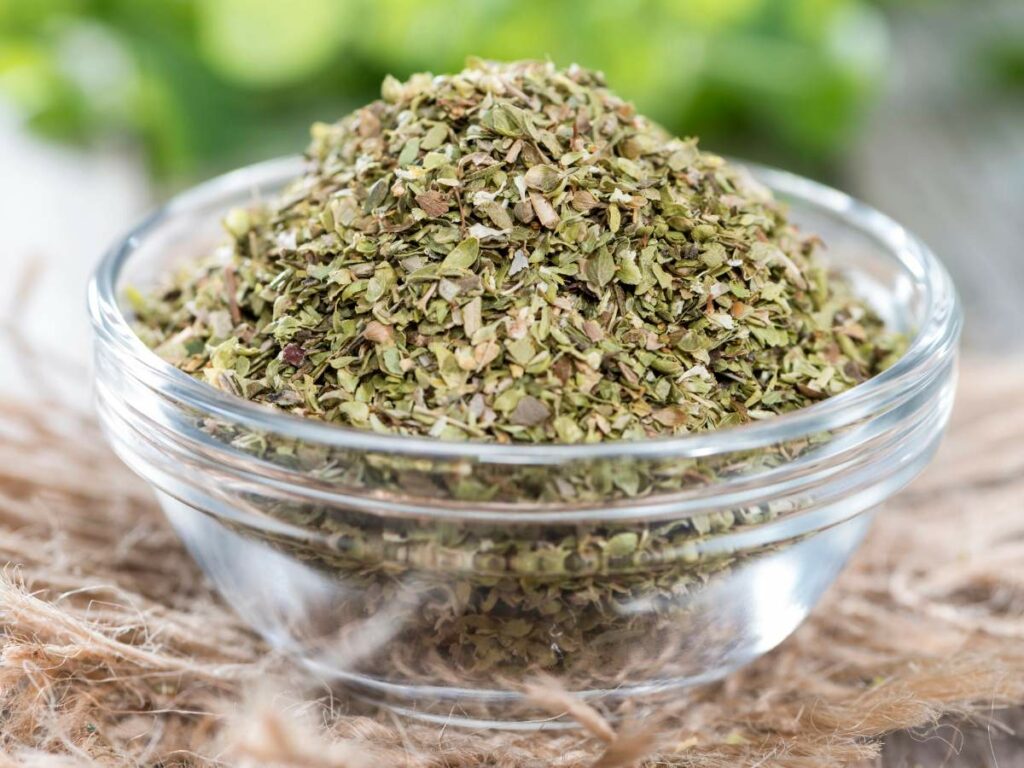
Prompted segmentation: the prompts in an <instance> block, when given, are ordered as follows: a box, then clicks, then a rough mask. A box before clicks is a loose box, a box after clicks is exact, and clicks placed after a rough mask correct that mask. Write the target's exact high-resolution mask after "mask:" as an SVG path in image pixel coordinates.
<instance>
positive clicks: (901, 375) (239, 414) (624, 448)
mask: <svg viewBox="0 0 1024 768" xmlns="http://www.w3.org/2000/svg"><path fill="white" fill-rule="evenodd" d="M732 162H735V163H737V164H738V165H741V166H743V167H745V168H746V169H747V170H748V171H750V172H751V173H752V174H753V176H754V177H755V178H756V179H757V180H758V181H759V182H761V183H762V184H764V185H766V186H767V187H768V188H770V189H771V190H772V192H773V193H775V194H780V195H782V196H783V197H785V198H789V199H797V200H800V201H801V202H803V203H805V204H810V205H811V206H812V207H814V208H817V209H820V210H821V211H823V212H825V213H827V214H830V215H832V216H833V217H835V218H837V219H839V220H840V221H842V222H843V223H844V224H846V225H847V226H850V227H851V228H853V229H856V230H858V231H860V232H861V233H862V234H866V235H869V236H870V237H871V238H872V239H873V240H874V241H876V242H877V243H878V244H879V246H880V247H882V248H883V249H885V250H886V251H887V252H888V253H889V254H890V255H891V256H892V257H894V258H895V259H896V260H897V261H898V262H899V263H900V265H901V266H902V268H903V269H904V271H905V272H906V273H907V275H908V276H909V277H910V279H911V280H912V281H913V283H914V286H915V288H916V290H917V291H919V292H920V293H921V294H922V295H923V302H924V307H923V318H922V319H921V322H920V325H919V327H918V328H917V329H916V333H914V336H913V338H912V340H911V343H910V344H909V346H908V348H907V350H906V352H904V354H903V355H902V356H901V357H900V358H899V360H897V361H896V362H895V363H894V364H893V365H892V366H891V367H890V368H888V369H886V370H885V371H883V372H882V373H880V374H878V375H877V376H874V377H872V378H871V379H868V380H867V381H865V382H863V383H861V384H858V385H856V386H854V387H852V388H850V389H849V390H847V391H845V392H842V393H840V394H838V395H834V396H833V397H830V398H827V399H825V400H822V401H819V402H817V403H814V404H813V405H810V406H808V407H806V408H802V409H799V410H796V411H791V412H788V413H784V414H780V415H776V416H773V417H771V418H769V419H765V420H763V421H758V422H754V423H750V424H743V425H738V426H734V427H728V428H725V429H720V430H712V431H707V432H697V433H692V434H688V435H682V436H668V437H657V438H650V439H646V440H612V441H605V442H599V443H584V444H567V443H512V444H502V443H494V442H484V441H479V442H475V441H444V440H441V439H438V438H432V437H425V436H413V435H389V434H379V433H375V432H372V431H369V430H360V429H356V428H352V427H346V426H342V425H339V424H333V423H330V422H324V421H318V420H316V419H311V418H306V417H302V416H296V415H293V414H291V413H287V412H285V411H279V410H276V409H274V408H273V407H272V406H268V405H263V404H259V403H253V402H250V401H247V400H244V399H242V398H240V397H235V396H233V395H230V394H228V393H225V392H222V391H220V390H218V389H216V388H214V387H211V386H209V385H208V384H206V383H204V382H202V381H199V380H198V379H195V378H193V377H192V376H189V375H188V374H186V373H185V372H183V371H181V370H179V369H178V368H176V367H175V366H173V365H171V364H170V363H168V362H166V361H164V360H163V359H162V358H161V357H160V356H159V355H157V354H156V353H155V352H154V351H152V350H151V349H150V348H149V347H147V346H146V345H145V344H144V343H143V342H142V340H141V339H140V338H139V337H138V336H137V335H136V334H135V332H134V330H133V329H132V327H131V323H130V321H129V319H128V317H126V316H125V313H124V312H122V310H121V306H120V303H119V302H118V300H117V282H118V278H119V276H120V274H121V271H122V269H123V267H124V266H125V264H126V263H127V262H128V260H129V259H130V258H131V256H132V254H133V253H134V252H135V251H136V249H137V248H138V247H139V245H140V244H141V242H142V241H143V240H144V239H145V238H146V237H147V236H148V234H149V233H150V232H151V231H152V230H153V229H154V228H156V227H158V226H159V225H160V224H162V223H164V222H165V221H169V220H171V219H173V218H174V217H175V216H178V215H181V214H183V213H187V212H190V211H193V210H195V209H197V208H201V207H205V206H208V205H211V204H213V203H215V202H216V200H217V199H219V198H222V197H225V196H227V195H229V194H231V193H234V192H238V191H239V190H246V191H253V190H259V189H260V188H261V187H275V188H276V187H279V186H280V185H281V184H283V183H285V182H287V181H288V180H290V179H291V178H294V177H295V176H297V175H298V173H299V172H301V170H302V169H303V168H304V167H305V163H306V161H305V158H303V157H302V156H300V155H291V156H286V157H279V158H274V159H271V160H266V161H263V162H260V163H256V164H253V165H248V166H244V167H242V168H239V169H236V170H233V171H230V172H228V173H225V174H222V175H220V176H216V177H214V178H212V179H209V180H207V181H205V182H202V183H200V184H198V185H196V186H194V187H191V188H189V189H187V190H185V191H184V192H182V193H180V194H178V195H176V196H174V197H172V198H171V199H170V200H169V201H168V202H167V203H165V204H164V205H162V206H159V207H158V208H156V209H155V210H153V211H151V212H150V213H149V214H147V215H146V216H144V217H143V218H142V219H141V220H140V221H139V222H138V223H136V224H135V225H134V226H133V227H131V228H130V229H129V230H128V232H127V233H125V234H124V235H123V236H122V237H120V238H119V239H117V240H116V241H115V242H114V244H113V245H112V246H111V247H110V248H109V249H108V250H107V251H106V252H105V254H104V255H103V257H102V259H101V261H100V263H99V265H98V266H97V267H96V270H95V272H94V273H93V277H92V279H91V281H90V283H89V289H88V306H89V314H90V318H91V322H92V326H93V331H94V334H95V338H96V343H104V344H108V345H110V346H111V347H112V348H113V349H114V351H115V353H116V354H117V356H118V358H119V359H120V360H121V361H123V362H124V363H125V364H127V365H130V366H132V367H133V372H134V373H135V374H136V375H138V376H140V377H141V378H143V379H144V380H145V381H146V383H147V384H148V385H149V386H151V387H153V388H159V389H160V390H161V391H163V392H164V393H165V394H166V395H169V396H171V397H173V398H174V399H176V400H178V401H180V402H181V403H183V404H184V405H186V406H190V407H193V408H196V409H199V410H201V411H203V412H206V413H209V414H211V415H215V416H218V417H220V418H223V419H226V420H229V421H231V422H233V423H235V424H238V425H241V426H244V427H247V428H249V429H253V430H258V431H262V432H270V433H274V434H275V435H279V436H283V437H287V438H292V439H297V440H301V441H304V442H309V443H316V444H320V445H323V446H327V447H331V448H343V449H348V450H363V451H373V452H382V453H389V454H401V455H404V456H408V457H424V458H432V459H438V458H465V457H466V456H467V454H469V455H472V456H473V457H474V458H476V459H478V460H481V461H495V462H501V463H512V464H534V465H535V464H545V463H561V462H569V461H575V460H589V459H597V458H614V457H630V458H658V457H668V456H671V457H688V458H699V457H703V456H710V455H716V454H721V453H731V452H736V451H745V450H754V449H758V448H763V447H766V446H769V445H772V444H776V443H779V442H783V441H786V440H792V439H795V438H798V437H800V436H804V435H809V434H814V433H821V432H824V431H828V430H832V429H836V428H839V427H842V426H844V425H849V424H852V423H855V422H857V421H859V420H862V419H865V418H869V417H871V416H872V415H875V414H879V413H883V412H885V411H887V410H888V409H889V407H890V406H891V404H892V403H893V402H895V401H897V400H899V399H901V398H902V397H903V396H904V395H905V393H906V392H907V390H916V389H917V388H918V387H920V386H924V385H925V384H926V383H927V382H928V381H930V380H931V377H932V376H933V375H935V371H938V370H941V368H942V363H943V362H944V361H945V360H946V358H947V357H948V356H949V355H951V354H955V349H956V342H957V339H958V337H959V334H960V329H961V326H962V317H961V313H960V309H959V300H958V298H957V294H956V290H955V286H954V284H953V281H952V278H951V277H950V275H949V273H948V271H947V270H946V268H945V267H944V266H943V265H942V263H941V262H940V261H939V260H938V258H937V257H936V256H935V254H934V253H933V252H932V251H931V249H930V248H928V246H927V245H925V244H924V243H923V242H922V241H921V240H920V239H919V238H918V237H916V236H915V235H913V234H912V233H911V232H909V231H908V230H907V229H905V228H904V227H903V226H902V225H900V224H898V223H897V222H896V221H894V220H893V219H892V218H890V217H889V216H887V215H885V214H883V213H881V212H879V211H878V210H876V209H874V208H872V207H871V206H869V205H867V204H866V203H863V202H861V201H859V200H857V199H855V198H853V197H851V196H850V195H848V194H846V193H844V192H840V191H839V190H836V189H834V188H832V187H829V186H826V185H824V184H821V183H820V182H816V181H812V180H810V179H807V178H804V177H802V176H799V175H796V174H794V173H790V172H788V171H782V170H778V169H775V168H770V167H768V166H764V165H760V164H758V163H752V162H747V161H744V160H733V161H732Z"/></svg>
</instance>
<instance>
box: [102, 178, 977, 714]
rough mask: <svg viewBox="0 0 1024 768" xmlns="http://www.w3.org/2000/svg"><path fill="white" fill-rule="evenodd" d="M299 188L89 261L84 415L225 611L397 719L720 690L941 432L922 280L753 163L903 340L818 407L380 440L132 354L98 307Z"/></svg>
mask: <svg viewBox="0 0 1024 768" xmlns="http://www.w3.org/2000/svg"><path fill="white" fill-rule="evenodd" d="M748 167H749V166H748ZM301 168H302V161H301V160H300V159H298V158H287V159H282V160H275V161H272V162H268V163H263V164H260V165H256V166H252V167H249V168H244V169H242V170H239V171H236V172H234V173H230V174H227V175H225V176H222V177H220V178H217V179H214V180H212V181H210V182H207V183H205V184H202V185H200V186H198V187H196V188H194V189H193V190H191V191H189V192H187V193H185V194H183V195H181V196H180V197H178V198H176V199H174V200H172V201H171V202H170V203H169V204H168V205H166V206H165V207H163V208H161V209H160V210H158V211H156V212H155V213H153V214H151V215H150V216H149V217H148V218H146V219H145V220H144V221H142V222H141V223H140V224H139V225H138V226H137V227H135V229H133V230H132V231H131V232H130V233H129V234H128V235H127V236H126V237H125V238H124V239H123V240H122V241H121V242H119V243H117V244H116V245H115V246H114V248H113V249H112V250H111V251H110V252H109V253H108V254H107V256H106V258H105V259H104V260H103V262H102V264H101V265H100V266H99V268H98V270H97V272H96V275H95V278H94V281H93V283H92V286H91V288H90V293H89V303H90V309H91V313H92V320H93V324H94V326H95V333H96V344H95V355H96V400H97V404H98V410H99V413H100V417H101V419H102V422H103V425H104V427H105V429H106V432H107V435H108V437H109V439H110V441H111V443H112V444H113V446H114V449H115V450H116V451H117V453H118V455H120V456H121V458H122V459H124V461H125V462H126V463H127V464H128V465H129V466H131V467H132V468H133V469H134V470H135V471H136V472H138V473H139V474H140V475H141V476H142V477H144V478H145V479H146V480H147V481H149V483H151V484H152V486H153V488H154V489H155V490H156V492H157V495H158V497H159V499H160V503H161V504H162V505H163V508H164V510H165V511H166V513H167V516H168V517H169V518H170V520H171V522H172V523H173V524H174V526H175V528H176V529H177V531H178V532H179V534H180V535H181V538H182V539H183V540H184V542H185V544H186V545H187V546H188V548H189V550H190V551H191V552H192V553H193V555H194V556H195V558H196V560H198V561H199V563H200V564H201V566H202V567H203V569H204V570H205V571H206V573H207V574H208V575H209V577H210V578H211V579H212V580H213V582H214V583H215V584H216V585H217V587H218V588H219V589H220V591H221V592H222V593H223V595H224V597H225V599H226V600H227V602H228V603H229V604H230V605H231V606H232V607H233V608H234V609H235V610H236V611H238V613H239V614H240V615H241V616H242V617H244V619H245V620H246V621H248V622H249V623H250V624H251V625H252V626H253V627H254V628H256V629H257V630H258V631H259V632H260V633H262V634H263V635H264V636H265V637H266V638H267V640H268V641H270V642H271V643H272V644H273V645H275V646H277V647H279V648H282V649H285V650H287V651H288V652H291V653H294V654H295V655H297V656H298V657H299V658H301V659H302V660H303V661H304V662H306V663H307V664H308V665H309V666H310V668H312V669H314V670H315V671H316V672H317V673H318V674H319V675H321V676H323V677H324V678H326V679H329V680H332V681H338V682H342V683H345V684H346V685H348V686H350V687H354V688H355V689H357V690H358V691H360V692H362V694H364V695H369V696H371V697H372V698H374V699H375V700H378V701H382V702H386V703H388V704H390V705H391V706H393V707H395V708H398V709H400V710H402V711H406V712H409V713H414V714H416V715H418V716H421V717H427V718H432V717H436V718H440V719H444V720H446V721H449V722H463V723H472V724H480V723H489V724H498V723H504V724H514V723H523V722H526V723H529V722H531V718H534V717H537V716H538V713H537V712H535V711H533V710H532V709H531V708H530V706H529V702H528V701H527V700H526V699H524V697H523V694H522V685H523V683H524V682H525V681H527V680H529V679H531V678H533V677H534V676H535V675H537V674H538V672H546V673H547V674H549V675H552V676H554V677H555V678H557V679H558V680H559V681H560V682H561V683H562V685H564V686H565V688H567V689H568V690H571V691H575V692H578V693H579V695H581V696H585V697H587V698H588V699H589V700H591V701H592V702H596V703H598V704H599V705H602V706H608V707H611V706H612V705H613V704H615V703H616V702H621V701H622V700H623V699H626V700H629V699H635V697H643V700H648V701H649V700H650V697H651V696H652V695H653V694H656V693H658V692H661V691H665V690H669V689H673V688H676V687H679V686H686V685H693V684H697V683H703V682H707V681H712V680H716V679H718V678H720V677H722V676H723V675H725V674H727V673H728V672H729V671H730V670H733V669H735V668H736V667H738V666H740V665H742V664H745V663H747V662H749V661H750V660H752V659H754V658H756V657H758V656H760V655H761V654H763V653H765V652H766V651H768V650H769V649H771V648H772V647H774V646H775V645H777V644H778V643H779V642H781V641H782V640H783V638H785V637H786V636H787V635H788V634H789V633H790V632H792V631H793V629H794V628H796V626H797V625H798V624H799V623H800V622H801V621H802V620H803V619H804V617H805V616H806V615H807V613H808V611H809V610H810V609H811V608H812V606H813V605H814V604H815V603H816V602H817V600H818V599H819V598H820V597H821V595H822V593H823V592H824V591H825V589H826V588H827V587H828V586H829V585H830V584H831V583H832V581H833V580H834V579H835V578H836V575H837V574H838V573H839V571H840V569H841V568H842V567H843V564H844V563H845V562H846V560H847V558H848V557H849V556H850V554H851V553H852V552H853V551H854V549H855V548H856V546H857V545H858V543H859V542H860V540H861V538H862V536H863V535H864V532H865V530H866V528H867V527H868V525H869V523H870V519H871V512H872V511H873V510H874V509H875V508H876V507H877V506H878V505H879V504H880V503H881V502H883V501H884V500H885V499H886V498H888V497H889V496H891V495H892V494H893V493H895V492H896V491H897V490H899V489H900V488H902V487H903V486H904V485H906V483H907V482H909V481H910V480H911V478H913V477H914V476H915V475H916V474H917V473H918V472H919V471H920V470H921V469H922V467H924V465H925V464H926V463H927V461H928V460H929V458H930V457H931V455H932V453H933V452H934V450H935V448H936V445H937V443H938V441H939V439H940V437H941V434H942V432H943V429H944V427H945V425H946V422H947V419H948V416H949V412H950V408H951V404H952V398H953V387H954V379H955V368H956V347H957V341H958V337H959V331H960V325H961V319H960V313H959V310H958V307H957V299H956V295H955V291H954V289H953V286H952V283H951V282H950V278H949V276H948V274H947V273H946V271H945V269H944V268H943V267H942V266H941V265H940V264H939V263H938V262H937V261H936V260H935V258H934V256H933V255H932V254H931V252H930V251H929V250H928V249H927V248H926V247H925V246H924V245H922V243H921V242H920V241H918V240H917V239H916V238H915V237H913V236H912V235H910V234H909V233H907V232H906V231H905V230H904V229H903V228H902V227H900V226H899V225H897V224H896V223H895V222H893V221H892V220H890V219H888V218H887V217H885V216H883V215H882V214H880V213H878V212H876V211H874V210H872V209H870V208H868V207H867V206H865V205H863V204H861V203H859V202H857V201H855V200H852V199H851V198H849V197H848V196H846V195H844V194H842V193H840V192H837V191H835V190H832V189H829V188H827V187H824V186H821V185H820V184H816V183H814V182H811V181H807V180H805V179H802V178H799V177H796V176H793V175H790V174H788V173H783V172H779V171H774V170H768V169H764V168H757V167H751V172H752V173H753V174H754V175H755V176H756V177H758V178H759V179H760V180H761V181H762V182H763V183H765V184H766V185H768V186H769V187H770V188H772V189H773V190H774V192H775V193H776V195H778V196H779V197H780V198H781V199H784V200H786V201H788V203H789V205H790V211H791V216H792V218H793V219H794V220H795V221H796V222H797V223H798V224H799V225H800V226H801V227H803V228H804V229H805V230H806V231H809V232H816V233H818V234H820V235H821V236H822V237H823V239H824V240H825V242H826V243H828V250H827V251H826V258H828V259H829V260H830V261H831V262H832V264H833V265H834V266H835V268H837V269H839V270H841V271H843V272H844V273H846V274H847V275H848V276H849V278H850V279H851V280H852V281H853V282H854V285H855V287H856V289H857V290H858V292H860V293H861V294H862V295H863V296H864V297H865V298H866V299H867V300H869V301H870V302H871V303H872V304H873V305H874V307H875V308H876V309H877V310H878V311H879V312H880V313H881V314H882V315H883V316H884V317H885V318H886V319H887V321H888V322H889V323H890V324H891V325H892V326H893V327H894V328H897V329H900V330H903V331H905V332H907V333H908V334H909V335H911V336H912V343H911V345H910V348H909V350H908V351H907V352H906V354H905V355H904V356H903V357H902V358H901V359H900V360H899V362H897V363H896V365H894V366H893V367H892V368H890V369H889V370H887V371H886V372H885V373H883V374H882V375H880V376H877V377H875V378H873V379H871V380H869V381H867V382H866V383H864V384H861V385H859V386H857V387H855V388H854V389H852V390H850V391H848V392H846V393H844V394H841V395H839V396H837V397H833V398H831V399H828V400H825V401H821V402H819V403H817V404H815V405H813V406H812V407H809V408H806V409H804V410H802V411H799V412H794V413H791V414H788V415H784V416H780V417H777V418H774V419H771V420H767V421H763V422H760V423H757V424H753V425H749V426H742V427H737V428H733V429H728V430H722V431H718V432H709V433H703V434H695V435H693V436H687V437H681V438H666V439H657V440H648V441H640V442H611V443H603V444H594V445H529V446H526V445H515V446H503V445H496V444H479V443H475V444H471V443H450V442H447V443H446V442H440V441H437V440H433V439H428V438H411V437H393V436H383V435H377V434H373V433H370V432H363V431H356V430H352V429H345V428H341V427H337V426H334V425H329V424H325V423H320V422H316V421H313V420H307V419H301V418H298V417H294V416H291V415H288V414H284V413H281V412H277V411H274V410H272V409H269V408H266V407H263V406H258V405H254V404H252V403H249V402H245V401H243V400H240V399H235V398H232V397H230V396H228V395H225V394H222V393H220V392H218V391H216V390H214V389H212V388H210V387H208V386H207V385H205V384H203V383H201V382H199V381H196V380H194V379H192V378H190V377H189V376H187V375H186V374H184V373H182V372H180V371H178V370H176V369H175V368H173V367H172V366H170V365H168V364H166V363H164V362H163V361H162V360H160V359H159V358H158V357H157V356H156V355H155V354H154V353H153V352H151V351H150V350H149V349H147V348H146V347H145V346H144V345H143V344H142V343H141V342H140V341H139V340H138V338H137V337H136V335H135V334H134V333H133V331H132V328H131V325H130V322H131V319H130V311H129V310H128V309H127V308H126V307H125V306H124V305H123V302H122V301H121V296H122V293H123V291H122V289H123V287H124V286H125V285H126V284H131V285H134V286H137V287H142V288H145V287H146V286H147V285H150V284H152V283H153V282H154V280H155V279H156V278H157V277H158V276H159V275H160V274H161V273H163V272H164V271H165V270H167V269H168V267H169V266H170V265H171V264H172V263H174V262H178V261H181V260H183V259H189V258H193V257H195V256H196V255H197V254H200V253H204V252H207V251H208V249H210V248H212V247H214V246H215V245H216V244H217V243H218V242H220V241H222V237H223V236H222V234H221V227H220V219H221V217H222V216H223V214H224V213H225V211H226V210H227V209H228V208H229V207H232V206H235V205H239V204H244V203H246V202H247V201H250V200H252V199H253V197H254V196H255V195H271V194H273V193H274V192H276V191H277V190H278V189H279V188H280V187H282V186H283V184H284V183H285V182H287V181H288V180H290V179H292V178H294V177H295V176H296V175H297V174H298V173H299V172H300V170H301Z"/></svg>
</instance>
